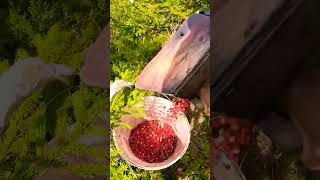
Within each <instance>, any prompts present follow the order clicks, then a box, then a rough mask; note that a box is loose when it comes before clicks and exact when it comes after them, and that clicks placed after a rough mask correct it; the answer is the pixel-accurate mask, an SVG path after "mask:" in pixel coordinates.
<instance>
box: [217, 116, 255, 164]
mask: <svg viewBox="0 0 320 180" xmlns="http://www.w3.org/2000/svg"><path fill="white" fill-rule="evenodd" d="M238 122H239V121H238V120H237V119H235V118H231V117H227V116H221V117H214V118H213V133H214V148H221V149H223V151H224V152H225V153H226V155H227V156H228V157H229V158H230V159H231V160H233V161H234V162H236V163H239V159H240V150H241V149H242V148H243V147H244V146H245V145H247V144H248V143H249V141H250V138H251V137H252V135H253V133H254V126H253V125H252V124H243V125H240V124H239V123H238Z"/></svg>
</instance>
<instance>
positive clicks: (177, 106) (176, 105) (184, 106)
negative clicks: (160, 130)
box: [169, 98, 190, 118]
mask: <svg viewBox="0 0 320 180" xmlns="http://www.w3.org/2000/svg"><path fill="white" fill-rule="evenodd" d="M172 103H173V107H172V108H170V109H169V113H170V115H171V117H172V118H176V117H177V114H178V113H181V112H182V113H185V112H186V111H187V110H188V108H189V107H190V101H189V100H188V99H182V98H175V99H173V100H172Z"/></svg>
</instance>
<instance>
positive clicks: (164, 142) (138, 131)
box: [129, 120, 177, 163]
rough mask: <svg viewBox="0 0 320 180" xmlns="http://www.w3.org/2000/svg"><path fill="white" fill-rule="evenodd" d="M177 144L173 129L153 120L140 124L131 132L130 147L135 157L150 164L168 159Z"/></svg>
mask: <svg viewBox="0 0 320 180" xmlns="http://www.w3.org/2000/svg"><path fill="white" fill-rule="evenodd" d="M176 144H177V137H176V134H175V132H174V130H173V129H172V127H171V126H170V125H168V124H166V123H164V122H162V121H159V120H152V121H145V122H143V123H141V124H139V125H138V126H137V127H136V128H134V129H133V130H132V131H131V134H130V137H129V145H130V148H131V150H132V152H133V154H134V155H135V156H137V157H138V158H139V159H141V160H143V161H146V162H149V163H159V162H163V161H164V160H166V159H168V158H169V157H170V156H171V155H172V153H173V152H174V149H175V147H176Z"/></svg>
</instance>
